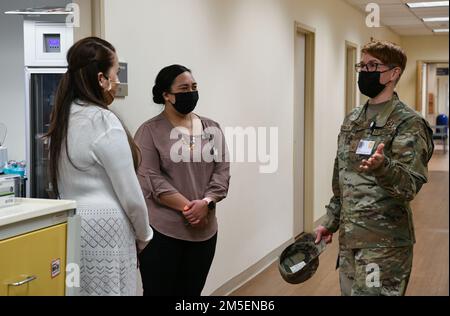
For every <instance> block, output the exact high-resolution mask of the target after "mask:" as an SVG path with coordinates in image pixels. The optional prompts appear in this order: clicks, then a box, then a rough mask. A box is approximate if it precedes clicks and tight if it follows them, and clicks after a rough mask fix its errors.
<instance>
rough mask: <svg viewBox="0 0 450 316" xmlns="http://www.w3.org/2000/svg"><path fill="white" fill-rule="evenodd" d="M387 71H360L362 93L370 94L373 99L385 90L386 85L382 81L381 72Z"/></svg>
mask: <svg viewBox="0 0 450 316" xmlns="http://www.w3.org/2000/svg"><path fill="white" fill-rule="evenodd" d="M389 70H391V69H389ZM389 70H387V71H389ZM387 71H383V72H380V71H374V72H368V71H361V72H360V73H359V80H358V86H359V91H361V93H362V94H364V95H365V96H368V97H369V98H371V99H373V98H375V97H376V96H377V95H379V94H380V93H381V92H383V90H384V89H386V85H385V84H381V83H380V78H381V74H382V73H384V72H387Z"/></svg>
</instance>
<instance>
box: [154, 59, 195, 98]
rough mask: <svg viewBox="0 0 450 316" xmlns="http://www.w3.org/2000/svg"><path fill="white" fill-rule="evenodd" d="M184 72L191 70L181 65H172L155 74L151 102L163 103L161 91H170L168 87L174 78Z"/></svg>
mask: <svg viewBox="0 0 450 316" xmlns="http://www.w3.org/2000/svg"><path fill="white" fill-rule="evenodd" d="M184 72H191V70H190V69H188V68H186V67H184V66H181V65H172V66H168V67H165V68H163V69H162V70H161V71H160V72H159V74H158V76H156V80H155V86H154V87H153V102H155V103H156V104H165V103H166V102H165V101H164V98H163V93H164V92H170V88H171V87H172V85H173V82H174V81H175V79H176V78H177V77H178V76H179V75H181V74H182V73H184Z"/></svg>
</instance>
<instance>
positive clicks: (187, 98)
mask: <svg viewBox="0 0 450 316" xmlns="http://www.w3.org/2000/svg"><path fill="white" fill-rule="evenodd" d="M174 95H175V103H172V105H173V107H174V108H175V110H177V112H178V113H180V114H183V115H186V114H189V113H191V112H192V111H194V109H195V107H196V106H197V102H198V99H199V96H198V91H192V92H183V93H174Z"/></svg>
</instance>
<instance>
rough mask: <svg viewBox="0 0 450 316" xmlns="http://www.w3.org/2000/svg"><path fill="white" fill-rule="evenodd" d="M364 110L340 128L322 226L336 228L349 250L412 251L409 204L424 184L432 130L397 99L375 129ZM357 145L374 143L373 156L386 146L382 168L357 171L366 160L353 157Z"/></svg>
mask: <svg viewBox="0 0 450 316" xmlns="http://www.w3.org/2000/svg"><path fill="white" fill-rule="evenodd" d="M367 106H368V104H366V105H364V106H362V107H359V108H357V109H355V110H354V111H353V112H352V113H351V114H350V115H349V116H347V118H346V119H345V121H344V123H343V125H342V127H341V131H340V134H339V137H338V151H337V156H336V159H335V165H334V173H333V181H332V188H333V197H332V198H331V201H330V204H329V205H328V206H327V216H326V220H325V221H324V223H323V224H322V225H323V226H324V227H325V228H327V229H328V230H329V231H331V232H336V231H337V230H338V229H340V230H339V242H340V244H342V245H345V247H347V248H350V249H361V248H379V247H407V246H411V245H413V244H414V243H415V235H414V228H413V221H412V213H411V208H410V205H409V202H410V201H411V200H413V198H414V197H415V196H416V194H417V193H418V192H419V190H420V189H421V187H422V185H423V184H425V183H426V182H427V177H428V171H427V165H428V162H429V160H430V159H431V156H432V154H433V150H434V144H433V138H432V135H433V131H432V130H431V128H430V126H429V124H428V123H427V121H426V120H425V119H423V117H422V116H420V115H419V114H417V113H416V112H415V111H414V110H413V109H411V108H410V107H408V106H407V105H405V104H403V103H402V102H401V101H400V100H399V98H398V96H397V95H396V94H395V95H394V97H393V99H392V100H391V101H390V102H389V103H388V104H387V105H386V107H385V109H384V110H383V111H382V112H381V113H380V114H379V115H378V116H377V117H376V119H375V122H376V124H375V126H374V125H373V124H372V120H367V119H366V108H367ZM371 125H372V128H371ZM361 140H369V141H374V142H375V145H374V148H373V152H372V154H373V153H374V152H375V150H376V148H377V147H378V145H379V144H381V143H384V144H385V149H384V154H385V157H386V159H385V164H384V166H382V167H380V168H379V169H377V170H375V171H374V172H371V173H364V172H360V170H359V166H360V164H361V161H362V160H363V159H367V158H369V156H362V155H358V154H357V153H356V152H357V148H358V146H359V144H360V141H361Z"/></svg>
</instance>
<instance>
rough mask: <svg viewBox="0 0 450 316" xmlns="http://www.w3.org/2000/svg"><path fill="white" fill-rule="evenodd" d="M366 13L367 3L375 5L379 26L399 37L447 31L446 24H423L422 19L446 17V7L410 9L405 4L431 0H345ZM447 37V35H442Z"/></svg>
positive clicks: (429, 0)
mask: <svg viewBox="0 0 450 316" xmlns="http://www.w3.org/2000/svg"><path fill="white" fill-rule="evenodd" d="M346 1H347V2H348V3H349V4H351V5H352V6H354V7H356V8H357V9H359V10H360V11H362V12H364V13H365V14H368V13H366V6H367V4H369V3H377V4H378V5H379V6H380V11H381V24H382V25H383V26H387V27H389V28H390V29H391V30H392V31H394V32H395V33H397V34H398V35H400V36H413V35H433V34H438V33H434V32H433V29H448V25H449V23H448V21H447V22H424V21H423V20H422V18H431V17H448V9H449V8H448V7H436V8H417V9H411V8H409V7H408V6H407V5H406V3H410V2H432V1H433V0H346ZM443 34H445V35H448V33H443Z"/></svg>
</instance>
